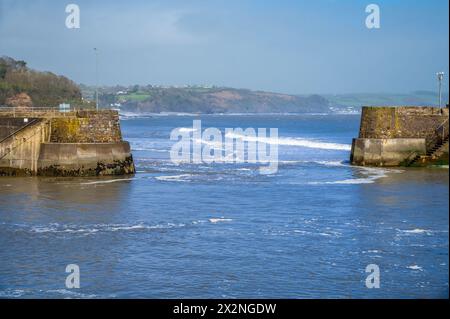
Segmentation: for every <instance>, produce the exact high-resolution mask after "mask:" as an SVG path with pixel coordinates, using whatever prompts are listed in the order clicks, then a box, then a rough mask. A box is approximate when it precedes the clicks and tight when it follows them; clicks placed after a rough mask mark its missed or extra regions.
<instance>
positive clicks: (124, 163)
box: [0, 108, 135, 176]
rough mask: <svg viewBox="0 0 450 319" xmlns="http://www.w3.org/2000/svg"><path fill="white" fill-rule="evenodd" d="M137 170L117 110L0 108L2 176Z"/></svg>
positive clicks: (83, 174) (67, 174)
mask: <svg viewBox="0 0 450 319" xmlns="http://www.w3.org/2000/svg"><path fill="white" fill-rule="evenodd" d="M134 172H135V167H134V163H133V157H132V154H131V150H130V145H129V143H128V142H126V141H123V140H122V134H121V130H120V122H119V114H118V112H117V111H112V110H104V111H94V110H83V111H72V112H67V113H61V112H58V111H56V110H50V109H49V110H46V111H42V110H33V109H11V110H9V109H8V108H5V109H2V110H0V176H27V175H40V176H97V175H123V174H133V173H134Z"/></svg>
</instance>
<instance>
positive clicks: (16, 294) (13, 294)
mask: <svg viewBox="0 0 450 319" xmlns="http://www.w3.org/2000/svg"><path fill="white" fill-rule="evenodd" d="M24 294H25V290H22V289H5V290H0V298H20V297H22V296H23V295H24Z"/></svg>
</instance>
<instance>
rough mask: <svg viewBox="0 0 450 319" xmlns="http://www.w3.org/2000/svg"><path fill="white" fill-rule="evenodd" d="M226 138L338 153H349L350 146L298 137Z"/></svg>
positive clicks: (234, 134) (235, 135)
mask: <svg viewBox="0 0 450 319" xmlns="http://www.w3.org/2000/svg"><path fill="white" fill-rule="evenodd" d="M225 136H226V137H228V138H234V139H242V140H243V141H247V142H261V143H265V144H276V145H285V146H300V147H308V148H316V149H324V150H338V151H350V150H351V145H348V144H339V143H329V142H321V141H317V140H313V139H306V138H300V137H296V138H294V137H278V138H272V137H254V136H247V135H245V134H237V133H230V132H228V133H227V134H226V135H225Z"/></svg>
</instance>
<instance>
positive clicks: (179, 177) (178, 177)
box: [155, 174, 194, 182]
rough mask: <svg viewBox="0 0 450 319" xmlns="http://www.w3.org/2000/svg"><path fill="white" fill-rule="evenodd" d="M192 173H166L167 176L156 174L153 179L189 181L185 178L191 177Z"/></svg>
mask: <svg viewBox="0 0 450 319" xmlns="http://www.w3.org/2000/svg"><path fill="white" fill-rule="evenodd" d="M192 176H194V175H192V174H181V175H167V176H156V177H155V179H157V180H158V181H165V182H189V180H187V179H188V178H189V177H192Z"/></svg>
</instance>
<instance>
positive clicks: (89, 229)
mask: <svg viewBox="0 0 450 319" xmlns="http://www.w3.org/2000/svg"><path fill="white" fill-rule="evenodd" d="M184 226H186V225H185V224H183V223H179V224H174V223H166V224H155V225H147V224H144V223H139V224H131V225H130V224H94V225H86V226H83V225H60V224H58V223H53V224H49V225H46V226H32V227H31V228H29V229H28V231H29V232H31V233H37V234H47V233H50V234H81V235H89V234H96V233H107V232H120V231H140V230H157V229H171V228H180V227H184Z"/></svg>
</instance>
